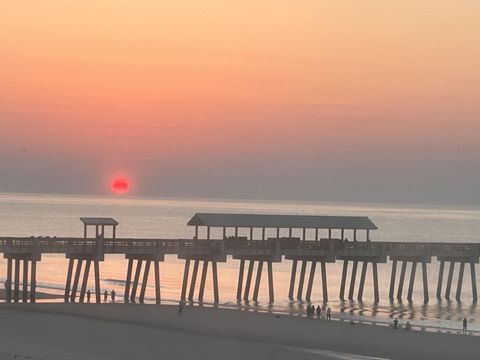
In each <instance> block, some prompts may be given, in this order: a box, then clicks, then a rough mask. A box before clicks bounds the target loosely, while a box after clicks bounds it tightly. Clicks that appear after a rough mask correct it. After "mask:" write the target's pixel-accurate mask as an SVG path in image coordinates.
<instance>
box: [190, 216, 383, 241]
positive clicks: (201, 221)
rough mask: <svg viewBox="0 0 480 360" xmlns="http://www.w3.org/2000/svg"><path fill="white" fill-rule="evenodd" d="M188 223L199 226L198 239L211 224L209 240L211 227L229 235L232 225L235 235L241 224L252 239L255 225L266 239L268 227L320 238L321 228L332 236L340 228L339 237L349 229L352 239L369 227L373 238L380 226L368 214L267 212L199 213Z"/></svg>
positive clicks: (329, 236) (196, 231) (367, 232)
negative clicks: (312, 231) (201, 227)
mask: <svg viewBox="0 0 480 360" xmlns="http://www.w3.org/2000/svg"><path fill="white" fill-rule="evenodd" d="M187 225H189V226H195V239H198V229H199V227H200V226H204V227H206V228H207V240H210V228H223V237H224V238H226V235H227V234H226V232H227V229H228V228H233V229H234V231H235V232H234V234H235V237H238V230H239V229H241V228H244V229H245V228H246V229H250V240H253V232H254V229H255V228H259V229H261V230H262V238H261V239H262V240H265V231H266V229H276V237H277V238H280V230H281V229H288V237H289V238H291V237H292V231H293V230H294V229H301V230H302V240H315V241H318V240H319V231H320V230H326V231H328V237H327V238H328V239H332V238H334V237H332V231H337V232H340V234H339V235H340V236H338V235H337V237H336V238H337V239H341V240H346V239H347V236H346V235H347V234H346V231H351V232H352V237H351V239H352V240H353V241H357V235H358V231H365V240H366V241H370V231H371V230H377V226H376V225H375V224H374V223H373V222H372V221H371V220H370V219H369V218H368V217H366V216H319V215H267V214H216V213H197V214H195V215H194V216H193V217H192V218H191V219H190V221H188V223H187ZM308 229H310V230H314V232H315V236H314V238H313V239H312V238H310V239H308V237H307V230H308Z"/></svg>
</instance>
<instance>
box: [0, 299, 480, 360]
mask: <svg viewBox="0 0 480 360" xmlns="http://www.w3.org/2000/svg"><path fill="white" fill-rule="evenodd" d="M0 322H1V324H2V326H1V327H0V339H1V340H0V359H10V358H13V357H14V356H17V359H22V358H27V357H30V358H37V359H45V360H46V359H52V360H53V359H55V360H57V359H58V360H59V359H159V358H164V359H361V358H382V359H426V358H435V359H452V358H457V359H473V358H475V357H476V356H477V354H478V351H479V350H480V345H479V342H478V337H476V336H468V335H458V334H443V333H425V332H417V331H405V330H393V329H391V328H388V327H383V326H374V325H366V324H355V325H350V324H349V323H348V322H341V321H333V320H332V321H326V320H313V319H307V318H300V317H293V316H279V315H274V314H267V313H255V312H245V311H238V310H225V309H214V308H201V307H186V308H185V309H184V312H183V315H182V316H178V315H177V307H175V306H166V305H164V306H156V305H125V304H104V305H93V304H85V305H81V304H47V303H44V304H1V305H0Z"/></svg>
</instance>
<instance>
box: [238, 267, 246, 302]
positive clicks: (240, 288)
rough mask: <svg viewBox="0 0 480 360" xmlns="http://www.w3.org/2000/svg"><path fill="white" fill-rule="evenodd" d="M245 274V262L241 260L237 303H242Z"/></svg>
mask: <svg viewBox="0 0 480 360" xmlns="http://www.w3.org/2000/svg"><path fill="white" fill-rule="evenodd" d="M244 272H245V260H244V259H242V260H240V268H239V269H238V284H237V301H238V302H240V301H242V287H243V274H244Z"/></svg>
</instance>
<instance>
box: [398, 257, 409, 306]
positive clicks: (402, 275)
mask: <svg viewBox="0 0 480 360" xmlns="http://www.w3.org/2000/svg"><path fill="white" fill-rule="evenodd" d="M406 271H407V261H405V260H404V261H402V269H401V270H400V279H399V281H398V291H397V300H398V301H401V300H402V292H403V283H404V282H405V273H406Z"/></svg>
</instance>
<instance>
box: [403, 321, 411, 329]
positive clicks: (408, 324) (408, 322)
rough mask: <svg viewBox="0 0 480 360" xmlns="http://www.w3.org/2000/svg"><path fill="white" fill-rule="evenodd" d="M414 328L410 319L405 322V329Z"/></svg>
mask: <svg viewBox="0 0 480 360" xmlns="http://www.w3.org/2000/svg"><path fill="white" fill-rule="evenodd" d="M411 328H412V326H411V325H410V321H407V323H406V324H405V330H410V329H411Z"/></svg>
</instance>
